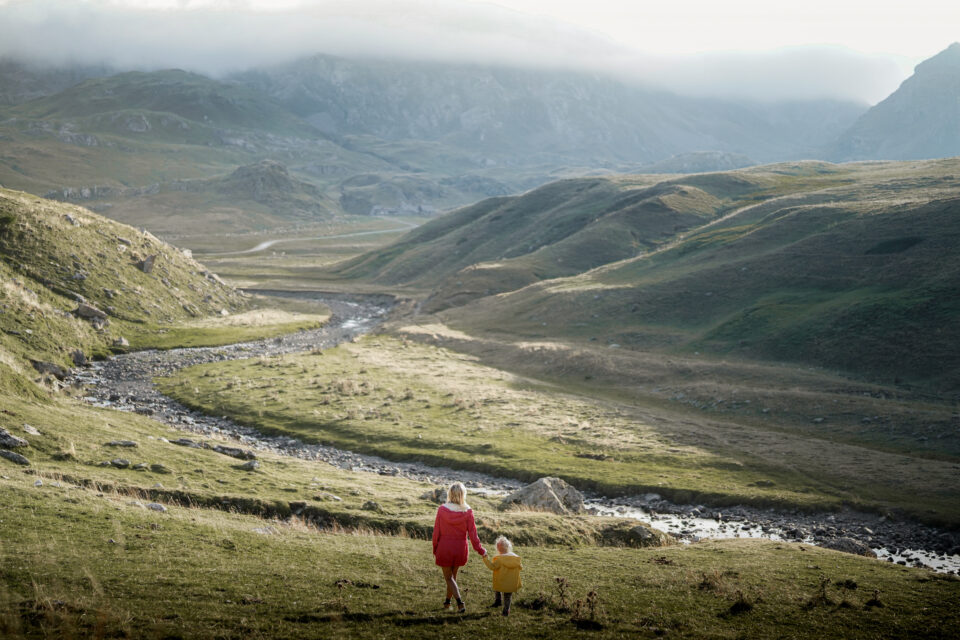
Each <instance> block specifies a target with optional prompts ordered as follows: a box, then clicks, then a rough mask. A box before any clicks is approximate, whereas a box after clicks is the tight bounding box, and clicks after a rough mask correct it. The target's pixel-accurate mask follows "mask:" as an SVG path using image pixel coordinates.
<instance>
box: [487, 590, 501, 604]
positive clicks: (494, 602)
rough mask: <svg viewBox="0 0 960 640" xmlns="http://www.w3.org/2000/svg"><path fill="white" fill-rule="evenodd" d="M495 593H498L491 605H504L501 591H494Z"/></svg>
mask: <svg viewBox="0 0 960 640" xmlns="http://www.w3.org/2000/svg"><path fill="white" fill-rule="evenodd" d="M494 593H495V594H496V595H495V596H494V597H493V604H492V605H490V606H491V607H499V606H502V605H503V602H502V600H501V599H500V592H499V591H494Z"/></svg>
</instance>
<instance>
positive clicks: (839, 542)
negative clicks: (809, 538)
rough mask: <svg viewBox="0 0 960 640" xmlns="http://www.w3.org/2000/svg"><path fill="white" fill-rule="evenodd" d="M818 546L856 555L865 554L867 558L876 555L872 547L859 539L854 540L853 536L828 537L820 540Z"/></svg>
mask: <svg viewBox="0 0 960 640" xmlns="http://www.w3.org/2000/svg"><path fill="white" fill-rule="evenodd" d="M820 546H822V547H825V548H827V549H833V550H834V551H842V552H843V553H852V554H853V555H857V556H865V557H867V558H876V557H877V554H876V553H874V551H873V549H871V548H870V547H868V546H867V545H865V544H864V543H862V542H860V541H859V540H854V539H853V538H846V537H841V538H829V539H827V540H824V541H823V542H821V543H820Z"/></svg>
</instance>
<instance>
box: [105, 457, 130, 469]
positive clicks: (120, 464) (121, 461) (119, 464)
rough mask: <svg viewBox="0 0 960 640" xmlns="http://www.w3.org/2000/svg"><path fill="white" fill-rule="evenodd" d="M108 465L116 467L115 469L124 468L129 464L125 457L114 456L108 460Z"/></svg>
mask: <svg viewBox="0 0 960 640" xmlns="http://www.w3.org/2000/svg"><path fill="white" fill-rule="evenodd" d="M110 466H113V467H116V468H117V469H126V468H127V467H129V466H130V461H129V460H127V459H126V458H114V459H113V460H111V461H110Z"/></svg>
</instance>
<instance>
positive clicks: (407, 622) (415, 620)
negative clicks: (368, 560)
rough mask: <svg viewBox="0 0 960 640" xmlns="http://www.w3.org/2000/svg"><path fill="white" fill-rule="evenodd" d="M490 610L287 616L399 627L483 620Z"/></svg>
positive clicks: (293, 619)
mask: <svg viewBox="0 0 960 640" xmlns="http://www.w3.org/2000/svg"><path fill="white" fill-rule="evenodd" d="M490 615H491V614H490V613H489V612H485V611H484V612H477V613H468V614H463V615H457V614H454V613H449V612H446V611H437V612H436V613H434V614H427V615H423V614H420V613H419V612H413V611H384V612H381V613H365V612H346V611H345V612H343V613H305V614H302V615H299V616H287V617H286V618H284V619H285V620H287V621H288V622H296V623H300V624H311V623H315V622H374V621H381V622H386V623H390V624H394V625H396V626H398V627H412V626H416V625H447V624H459V623H461V622H465V621H468V620H482V619H484V618H489V617H490Z"/></svg>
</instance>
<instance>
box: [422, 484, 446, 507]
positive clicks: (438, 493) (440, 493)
mask: <svg viewBox="0 0 960 640" xmlns="http://www.w3.org/2000/svg"><path fill="white" fill-rule="evenodd" d="M420 499H421V500H429V501H430V502H436V503H437V504H443V503H444V502H446V500H447V489H446V488H444V487H437V488H436V489H431V490H430V491H427V492H426V493H424V494H423V495H421V496H420Z"/></svg>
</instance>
